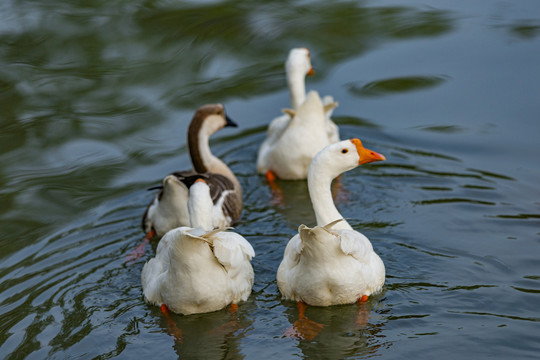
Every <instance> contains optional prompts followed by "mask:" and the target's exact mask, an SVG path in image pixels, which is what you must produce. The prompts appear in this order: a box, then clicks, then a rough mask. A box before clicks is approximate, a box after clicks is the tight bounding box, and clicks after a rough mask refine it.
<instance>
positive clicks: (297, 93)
mask: <svg viewBox="0 0 540 360" xmlns="http://www.w3.org/2000/svg"><path fill="white" fill-rule="evenodd" d="M285 69H286V72H287V84H288V87H289V92H290V98H291V107H292V109H285V110H283V112H284V113H285V114H284V115H282V116H279V117H277V118H275V119H274V120H272V121H271V123H270V125H269V126H268V130H267V135H266V139H265V141H264V142H263V143H262V145H261V147H260V149H259V153H258V156H257V171H258V172H259V173H261V174H266V175H267V177H269V179H270V178H273V177H275V176H277V177H279V178H282V179H287V180H294V179H305V178H306V176H307V168H308V167H309V162H310V161H311V159H312V158H313V156H314V155H315V154H316V153H317V152H318V151H319V150H320V149H322V148H323V147H324V146H325V145H327V144H330V143H334V142H337V141H339V129H338V127H337V125H336V124H335V123H334V122H333V121H332V120H331V118H330V117H331V115H332V112H333V109H334V108H335V107H336V106H337V105H338V104H337V102H334V100H333V98H332V97H331V96H325V98H324V101H321V100H320V99H319V101H318V103H317V104H316V105H317V106H321V111H322V116H323V119H324V120H321V121H318V120H319V119H315V120H312V119H310V118H307V117H306V116H305V115H304V116H302V117H303V120H302V121H303V122H304V124H303V126H295V127H291V126H290V125H291V123H292V120H293V119H294V118H295V115H297V114H298V111H300V108H301V107H302V105H303V104H304V103H305V101H306V87H305V77H306V75H312V74H313V73H314V71H313V68H312V66H311V60H310V54H309V50H308V49H306V48H295V49H292V50H291V51H290V53H289V57H288V58H287V62H286V63H285ZM314 93H315V94H316V96H317V97H319V95H318V93H316V92H314ZM313 96H315V95H313ZM308 98H309V96H308ZM323 103H324V105H323ZM314 105H315V104H314V103H313V102H312V103H311V105H310V107H313V106H314ZM304 112H305V111H304ZM317 116H319V115H317ZM299 121H300V120H297V121H296V122H297V123H298V122H299ZM314 128H316V129H314ZM312 129H314V130H315V132H316V133H317V136H318V135H319V134H325V137H326V139H324V141H323V143H321V144H318V145H319V146H317V147H316V151H315V152H313V150H312V148H314V146H313V144H311V146H310V145H306V143H307V141H305V140H303V137H304V135H305V134H303V133H302V131H312ZM286 134H291V136H290V137H293V138H294V139H293V142H294V143H296V142H297V143H298V144H299V146H291V147H289V146H288V143H285V142H284V141H282V140H281V139H282V137H284V136H285V135H286ZM304 147H305V149H304ZM298 149H299V150H300V151H301V153H300V154H298V153H294V155H293V157H291V156H290V155H291V154H293V153H288V151H289V150H298ZM276 152H277V153H279V154H278V155H276V154H275V153H276ZM287 153H288V155H285V156H284V158H283V157H282V156H283V154H287ZM299 157H307V158H309V161H308V162H307V165H305V164H304V165H299V166H298V169H295V170H294V171H290V169H283V168H284V167H286V166H287V164H288V166H287V167H291V166H294V162H295V161H296V160H297V159H298V158H299ZM304 162H305V161H304ZM291 163H292V164H291Z"/></svg>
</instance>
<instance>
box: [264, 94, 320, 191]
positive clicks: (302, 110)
mask: <svg viewBox="0 0 540 360" xmlns="http://www.w3.org/2000/svg"><path fill="white" fill-rule="evenodd" d="M286 116H288V115H284V116H282V117H280V118H277V119H275V120H274V121H276V120H277V123H272V124H271V126H270V127H269V130H268V134H267V139H266V140H265V141H264V142H263V144H262V146H261V148H260V150H259V155H258V159H257V170H258V172H259V173H266V172H267V171H269V170H270V171H272V172H274V173H275V174H276V175H277V176H278V177H279V178H281V179H286V180H299V179H305V178H306V177H307V173H308V169H309V165H310V164H311V160H312V159H313V157H314V156H315V155H316V154H317V153H318V152H319V151H320V150H321V149H322V148H324V147H325V146H326V145H328V144H330V141H329V139H328V134H327V128H326V117H325V113H324V107H323V105H322V102H321V99H320V97H319V95H318V93H317V92H316V91H311V92H309V94H308V96H307V99H306V101H305V102H304V103H303V104H302V105H300V107H299V109H298V111H296V114H295V116H294V117H293V118H292V119H287V118H286ZM287 120H288V121H287Z"/></svg>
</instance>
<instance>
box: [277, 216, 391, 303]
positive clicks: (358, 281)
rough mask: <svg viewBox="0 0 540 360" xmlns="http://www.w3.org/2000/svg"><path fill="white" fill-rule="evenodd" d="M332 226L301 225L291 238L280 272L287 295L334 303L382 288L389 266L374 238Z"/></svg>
mask: <svg viewBox="0 0 540 360" xmlns="http://www.w3.org/2000/svg"><path fill="white" fill-rule="evenodd" d="M329 227H330V226H325V227H321V226H316V227H314V228H312V229H311V228H308V227H307V226H305V225H301V226H300V228H299V234H297V235H295V236H294V237H293V238H292V239H291V240H290V241H289V243H288V245H287V247H286V249H285V254H284V257H283V261H282V262H281V264H280V266H279V269H278V272H277V283H278V287H279V290H280V291H281V293H282V295H283V297H284V298H286V299H290V300H294V301H303V302H305V303H307V304H309V305H313V306H330V305H339V304H351V303H354V302H356V301H357V300H358V299H360V298H361V297H362V296H363V295H367V296H370V295H372V294H374V293H377V292H379V291H380V290H381V289H382V286H383V285H384V279H385V268H384V264H383V262H382V260H381V259H380V257H379V256H378V255H377V254H376V253H375V252H374V251H373V246H372V245H371V243H370V241H369V240H368V239H367V238H366V237H365V236H364V235H362V234H361V233H359V232H357V231H354V230H345V229H329Z"/></svg>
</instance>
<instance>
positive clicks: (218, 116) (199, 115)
mask: <svg viewBox="0 0 540 360" xmlns="http://www.w3.org/2000/svg"><path fill="white" fill-rule="evenodd" d="M226 126H231V127H237V126H238V125H237V124H236V123H235V122H234V121H232V120H231V118H230V117H228V116H227V114H226V112H225V107H224V106H223V105H222V104H208V105H203V106H201V107H200V108H198V109H197V111H196V112H195V115H193V119H192V120H191V124H189V129H188V140H189V139H190V138H193V137H197V136H198V135H199V134H204V135H206V136H210V135H212V134H213V133H215V132H216V131H218V130H220V129H223V128H224V127H226Z"/></svg>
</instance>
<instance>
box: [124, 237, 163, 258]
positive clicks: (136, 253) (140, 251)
mask: <svg viewBox="0 0 540 360" xmlns="http://www.w3.org/2000/svg"><path fill="white" fill-rule="evenodd" d="M155 235H156V233H155V231H154V230H150V231H149V232H148V234H146V235H145V236H144V238H143V241H142V242H141V243H140V244H139V245H138V246H137V247H136V248H135V249H133V250H132V251H131V253H129V255H127V256H126V261H125V262H130V261H135V260H137V259H138V258H140V257H141V256H143V255H144V251H145V248H146V244H148V243H149V242H150V240H152V239H153V238H154V236H155Z"/></svg>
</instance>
